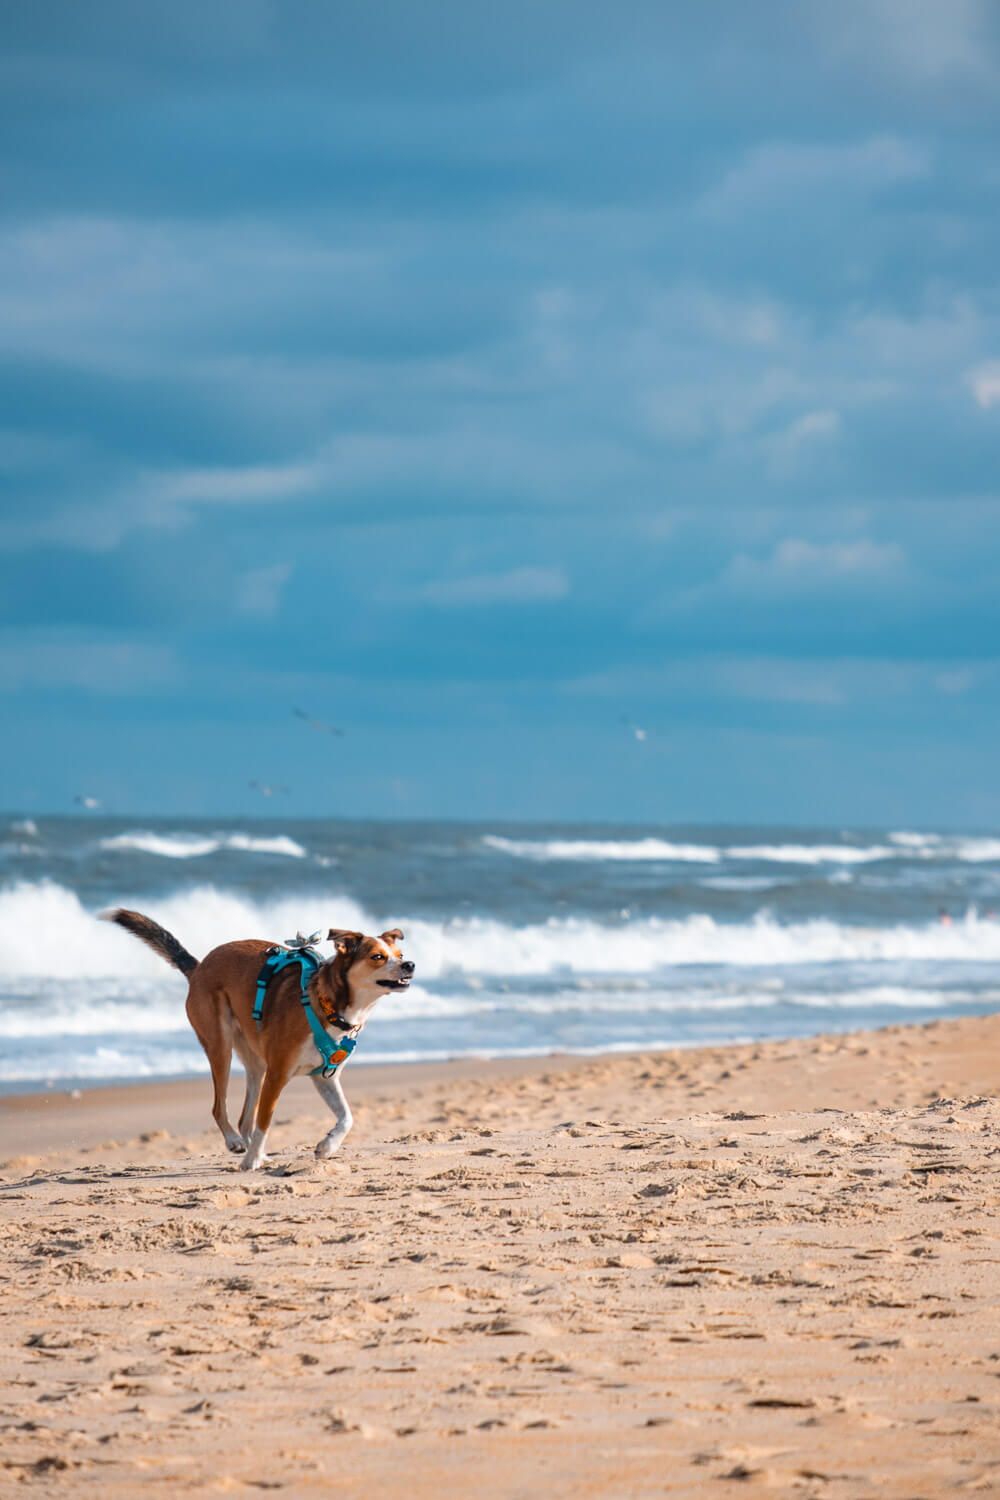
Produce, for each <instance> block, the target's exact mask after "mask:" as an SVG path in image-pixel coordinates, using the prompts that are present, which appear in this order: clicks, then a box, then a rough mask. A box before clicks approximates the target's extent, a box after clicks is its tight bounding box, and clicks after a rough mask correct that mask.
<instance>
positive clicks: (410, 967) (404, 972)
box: [376, 959, 416, 990]
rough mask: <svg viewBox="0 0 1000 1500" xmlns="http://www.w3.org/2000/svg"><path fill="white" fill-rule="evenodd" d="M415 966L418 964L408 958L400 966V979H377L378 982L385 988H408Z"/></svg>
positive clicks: (381, 987)
mask: <svg viewBox="0 0 1000 1500" xmlns="http://www.w3.org/2000/svg"><path fill="white" fill-rule="evenodd" d="M415 968H416V964H414V963H412V962H411V961H410V960H409V959H407V960H406V962H405V963H402V964H400V966H399V971H400V974H399V978H398V979H379V980H376V983H377V984H378V986H379V988H380V989H383V990H408V989H409V988H410V980H411V979H412V978H413V971H414V969H415Z"/></svg>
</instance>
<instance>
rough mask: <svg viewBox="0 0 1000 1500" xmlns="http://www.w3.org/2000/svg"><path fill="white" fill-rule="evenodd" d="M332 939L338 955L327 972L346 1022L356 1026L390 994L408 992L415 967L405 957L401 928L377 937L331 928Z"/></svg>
mask: <svg viewBox="0 0 1000 1500" xmlns="http://www.w3.org/2000/svg"><path fill="white" fill-rule="evenodd" d="M329 939H330V942H331V943H333V945H334V947H335V949H336V954H335V956H334V958H333V960H332V962H331V963H330V964H329V965H324V970H328V971H329V974H328V979H329V986H330V989H331V991H332V995H331V998H332V999H333V1000H334V1002H335V1005H334V1008H335V1009H336V1010H337V1011H338V1012H339V1014H340V1015H341V1016H343V1018H344V1020H345V1021H350V1022H351V1023H352V1025H355V1024H357V1023H358V1022H359V1021H361V1020H363V1019H364V1017H365V1016H366V1015H367V1013H368V1011H369V1010H370V1009H371V1007H372V1006H373V1005H374V1004H375V1001H376V1000H378V999H380V998H381V996H382V995H384V994H385V993H386V992H387V991H389V990H406V989H409V987H410V980H411V979H412V978H413V970H414V968H415V967H416V965H415V964H414V963H413V961H412V960H411V959H408V958H404V957H403V953H402V949H401V948H400V944H401V943H402V941H403V934H402V933H401V932H400V930H399V928H398V927H392V928H390V929H389V931H388V932H383V933H381V934H380V935H379V936H378V937H366V936H365V934H364V933H363V932H348V931H346V930H345V929H344V928H342V927H331V928H330V932H329Z"/></svg>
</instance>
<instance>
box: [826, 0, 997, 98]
mask: <svg viewBox="0 0 1000 1500" xmlns="http://www.w3.org/2000/svg"><path fill="white" fill-rule="evenodd" d="M989 9H990V0H840V3H839V4H838V5H819V6H815V7H811V8H810V20H811V21H812V23H813V24H815V26H816V28H817V30H818V31H819V33H820V45H821V46H823V47H824V49H826V50H829V51H830V52H831V53H832V54H833V55H837V54H839V55H840V56H842V57H843V58H844V59H845V60H846V61H848V62H849V63H850V64H852V65H853V66H857V65H858V64H860V65H861V66H862V67H864V68H866V69H872V70H873V71H879V72H883V73H890V74H892V75H894V76H895V77H897V78H902V79H905V80H908V81H910V82H912V83H913V84H914V85H917V86H920V85H926V84H928V83H934V82H937V81H938V80H943V79H954V80H956V81H960V82H964V83H966V84H968V83H969V82H970V81H972V80H977V81H986V80H988V79H989V78H990V76H991V74H992V72H993V70H994V64H993V59H992V58H991V57H990V49H989V45H988V41H987V33H988V25H989Z"/></svg>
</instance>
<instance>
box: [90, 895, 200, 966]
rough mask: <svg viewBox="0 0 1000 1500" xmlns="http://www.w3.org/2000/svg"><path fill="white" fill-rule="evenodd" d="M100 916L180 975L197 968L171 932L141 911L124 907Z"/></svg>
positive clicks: (189, 954)
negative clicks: (177, 970) (135, 938)
mask: <svg viewBox="0 0 1000 1500" xmlns="http://www.w3.org/2000/svg"><path fill="white" fill-rule="evenodd" d="M101 916H102V917H103V919H104V921H105V922H117V924H118V926H119V927H124V929H125V931H126V932H131V933H132V934H133V936H135V937H137V938H138V939H139V940H140V942H143V943H145V944H146V946H147V947H148V948H152V950H153V952H154V953H158V954H159V955H160V957H161V958H165V959H166V961H167V963H168V964H173V966H174V968H175V969H180V971H181V973H182V974H193V973H194V971H195V969H196V968H197V967H198V960H197V959H196V958H195V957H194V955H193V954H192V953H189V952H188V951H187V949H186V948H185V947H184V946H183V944H181V943H179V942H178V941H177V939H176V938H175V937H174V935H173V933H172V932H168V931H167V929H166V928H165V927H161V926H160V924H159V922H154V921H153V919H152V917H144V916H143V914H142V912H141V911H126V910H125V908H124V907H117V908H116V909H115V910H114V911H102V912H101Z"/></svg>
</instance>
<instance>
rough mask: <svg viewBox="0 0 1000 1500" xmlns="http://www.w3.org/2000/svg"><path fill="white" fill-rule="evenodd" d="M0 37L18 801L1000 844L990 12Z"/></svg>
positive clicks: (4, 412)
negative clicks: (997, 837) (873, 830)
mask: <svg viewBox="0 0 1000 1500" xmlns="http://www.w3.org/2000/svg"><path fill="white" fill-rule="evenodd" d="M0 40H2V48H0V75H2V86H0V140H2V142H3V145H2V150H0V171H2V176H0V387H2V396H0V473H2V485H3V489H2V496H3V498H2V513H0V591H2V593H0V597H2V600H3V615H2V628H0V689H2V691H3V693H4V697H5V700H6V704H7V712H6V714H5V719H6V727H5V732H4V734H3V736H2V739H0V785H2V787H3V789H4V791H3V796H2V798H0V800H2V801H3V802H4V803H5V804H6V805H8V806H9V807H11V808H25V809H29V808H33V809H40V810H46V809H47V810H59V809H70V807H71V804H72V798H73V796H74V794H76V793H77V792H81V791H85V792H89V793H91V794H93V795H96V796H99V797H100V798H102V800H103V801H104V803H105V805H106V806H107V807H108V808H109V809H111V810H117V811H122V812H127V813H132V812H136V813H138V812H147V813H152V812H165V813H171V814H173V813H185V812H187V813H191V814H194V813H202V814H206V815H212V814H219V815H221V814H223V813H227V814H239V813H242V812H248V811H261V812H268V813H274V814H277V815H282V814H285V815H289V816H290V815H292V814H293V813H294V814H346V815H351V814H377V815H381V816H385V817H390V818H391V817H398V816H472V817H484V818H498V817H502V816H507V817H511V818H545V817H550V818H559V819H566V818H571V819H577V818H579V819H582V818H607V819H622V820H637V821H665V820H673V821H685V820H687V821H693V820H707V819H714V820H742V821H760V820H776V821H788V822H798V823H815V824H823V823H829V822H834V823H882V822H889V823H900V822H908V823H911V824H912V823H925V824H942V825H956V826H957V825H994V826H996V825H1000V758H998V756H997V753H996V745H997V736H998V731H1000V696H998V686H1000V668H998V662H1000V633H998V632H1000V588H998V582H1000V580H998V561H1000V506H998V498H1000V478H998V473H1000V470H998V460H1000V288H998V282H997V275H996V267H997V263H998V245H1000V165H998V162H1000V153H998V151H997V145H998V131H997V125H998V116H1000V11H998V10H997V8H996V7H995V6H994V5H992V4H990V3H989V0H863V3H859V0H841V3H839V4H837V5H836V6H833V5H829V4H826V3H801V0H798V3H792V0H789V3H787V4H785V3H775V0H760V3H758V4H755V5H753V6H748V5H744V4H742V3H737V0H729V3H721V0H706V3H704V4H702V5H698V6H693V5H688V4H669V3H667V4H664V3H662V0H660V3H656V4H645V3H632V4H628V5H626V6H624V7H618V8H613V7H609V6H608V5H606V4H602V5H596V4H591V3H589V0H574V3H565V4H564V3H556V0H548V3H547V0H534V3H531V4H528V3H518V0H514V3H508V4H507V5H505V6H496V5H485V4H481V3H478V0H471V3H470V0H463V3H462V4H458V3H457V0H450V3H447V4H442V3H436V0H424V3H421V4H419V5H414V4H412V3H406V4H403V3H394V0H388V3H384V4H381V5H379V6H372V5H370V4H362V3H352V0H346V3H338V4H337V5H322V4H318V3H305V0H282V3H280V4H279V3H277V0H274V3H272V0H239V3H235V0H232V3H230V0H226V3H222V0H198V3H197V4H193V3H190V0H170V3H169V4H165V3H160V0H148V3H146V4H144V5H142V6H136V5H134V4H131V3H126V0H119V3H111V0H107V3H103V0H84V3H79V0H72V3H52V0H36V3H34V4H32V5H30V6H26V5H25V6H7V7H5V8H4V10H3V14H2V17H0ZM297 704H298V705H303V704H307V705H309V706H311V708H312V709H313V711H314V712H315V713H316V714H317V716H319V717H323V718H326V719H329V720H332V721H334V722H336V723H337V724H339V725H342V726H343V728H344V730H345V734H344V736H343V738H342V739H334V738H333V737H332V736H329V735H324V734H322V733H318V732H313V731H311V730H309V729H308V728H307V727H306V726H305V725H303V724H302V723H301V722H300V721H298V720H296V719H295V718H294V717H293V715H292V707H293V706H294V705H297ZM630 724H637V725H640V726H642V727H643V728H644V729H646V730H647V731H648V733H647V737H646V739H645V740H643V741H640V740H638V739H637V738H636V737H635V735H634V733H633V731H632V729H631V728H630V727H629V726H630ZM252 780H257V781H262V782H270V783H275V784H280V785H282V786H287V787H288V789H289V790H288V791H287V792H280V793H277V794H276V795H275V797H273V798H272V799H271V800H270V801H268V802H263V801H262V800H261V799H260V798H259V795H258V793H256V792H254V791H253V790H251V788H250V787H249V785H248V783H249V782H250V781H252Z"/></svg>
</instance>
